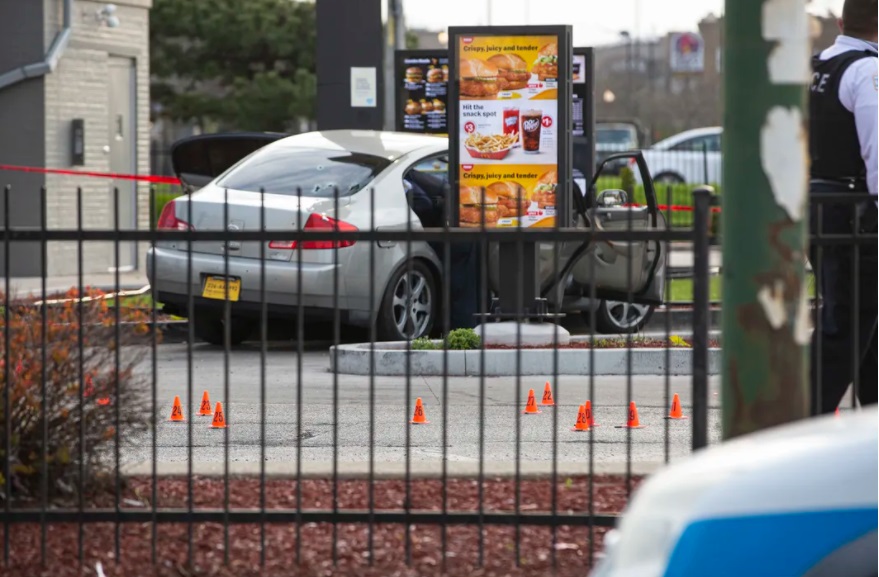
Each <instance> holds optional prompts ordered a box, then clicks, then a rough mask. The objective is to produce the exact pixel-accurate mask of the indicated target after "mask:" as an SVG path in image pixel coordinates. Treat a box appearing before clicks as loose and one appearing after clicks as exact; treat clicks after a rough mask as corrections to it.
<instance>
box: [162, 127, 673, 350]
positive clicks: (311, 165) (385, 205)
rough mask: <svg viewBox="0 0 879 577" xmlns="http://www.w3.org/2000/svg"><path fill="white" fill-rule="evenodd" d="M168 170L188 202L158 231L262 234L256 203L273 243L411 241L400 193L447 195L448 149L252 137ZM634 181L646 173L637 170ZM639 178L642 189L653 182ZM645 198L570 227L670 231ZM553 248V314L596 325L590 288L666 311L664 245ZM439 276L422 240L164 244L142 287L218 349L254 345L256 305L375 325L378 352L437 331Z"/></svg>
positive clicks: (546, 255) (544, 264) (587, 200)
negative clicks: (583, 315)
mask: <svg viewBox="0 0 879 577" xmlns="http://www.w3.org/2000/svg"><path fill="white" fill-rule="evenodd" d="M635 154H637V153H635ZM172 160H173V163H174V170H175V172H176V173H177V175H178V177H179V178H180V179H181V181H182V182H183V183H184V186H185V187H186V188H187V190H188V191H189V193H188V194H186V195H184V196H181V197H178V198H176V199H175V200H173V201H171V202H169V203H168V204H167V205H166V206H165V207H164V209H163V210H162V213H161V215H160V217H159V222H158V226H157V228H158V229H159V230H177V231H181V230H182V231H186V230H195V231H224V230H228V231H233V232H234V231H253V230H260V224H261V218H262V211H261V206H262V203H263V202H264V206H265V213H264V218H265V221H264V222H265V227H266V229H269V230H274V231H277V230H291V231H292V230H296V229H297V228H298V227H299V226H302V227H303V228H304V229H311V230H321V229H323V230H332V229H335V228H338V229H339V230H343V231H344V230H369V229H370V228H371V227H373V226H374V227H375V229H377V230H397V231H399V230H406V229H407V228H408V227H411V229H412V230H419V229H421V228H422V227H423V225H422V222H421V221H420V220H419V217H418V216H417V215H416V213H415V212H414V211H413V210H412V207H411V205H410V204H409V198H408V197H407V194H406V189H405V185H404V181H406V182H409V180H411V179H412V177H413V173H414V172H419V173H422V176H424V177H429V178H425V179H421V178H420V177H419V183H420V186H424V185H423V184H421V181H422V180H428V181H429V180H431V179H433V180H434V181H435V182H436V188H437V189H436V190H434V191H432V192H433V193H434V194H431V195H430V196H432V197H437V196H439V197H444V196H445V197H447V195H448V192H449V191H448V139H444V138H438V137H434V136H426V135H414V134H402V133H394V132H374V131H363V130H353V131H351V130H335V131H324V132H312V133H305V134H298V135H295V136H287V137H282V136H281V135H270V136H267V137H266V138H265V142H262V143H260V142H259V139H258V138H257V139H256V140H254V136H253V135H246V134H245V135H235V134H231V135H229V134H226V135H202V136H196V137H191V138H189V139H185V140H184V141H180V142H178V143H177V144H176V145H175V147H174V149H173V151H172ZM230 167H231V168H230ZM641 169H643V170H646V165H644V164H643V161H642V163H641ZM646 179H647V180H648V181H650V177H649V174H647V175H646ZM647 189H648V190H647V194H648V195H649V196H650V198H653V200H654V203H653V206H654V209H651V208H650V207H648V206H641V207H625V206H623V203H622V202H617V200H619V198H620V196H619V195H618V194H616V192H621V191H611V193H610V194H605V195H602V194H600V193H601V192H602V191H598V193H595V192H593V194H589V195H584V196H580V197H578V198H575V199H573V200H574V204H575V205H576V206H577V207H578V211H577V216H576V218H572V224H575V226H579V227H584V228H585V227H588V226H590V224H589V223H595V224H594V225H592V226H596V227H597V228H599V229H602V230H608V229H609V230H624V229H629V228H630V227H631V229H632V230H636V231H637V230H657V229H664V228H665V221H664V217H663V215H662V214H661V213H660V212H658V211H657V210H655V205H656V203H655V194H654V193H653V188H652V186H649V187H647ZM581 190H582V189H581ZM369 191H375V194H374V196H373V195H371V194H370V192H369ZM627 217H631V224H629V223H628V220H629V219H628V218H627ZM559 249H560V250H559V254H560V261H559V265H560V266H561V267H562V268H561V269H554V267H553V266H552V264H553V255H554V246H553V244H552V243H541V244H540V245H539V251H538V254H539V256H540V259H541V266H540V274H541V288H542V291H543V293H542V294H544V295H545V296H546V298H547V299H548V301H549V303H550V305H551V307H553V308H554V309H560V308H564V309H565V310H567V311H568V312H571V310H572V307H579V308H576V309H575V310H576V311H586V312H590V311H591V309H592V308H594V307H595V306H596V305H595V303H594V302H593V301H589V300H588V299H585V297H587V296H590V295H592V290H591V287H593V286H594V287H595V293H594V294H595V296H596V297H597V298H599V299H605V298H610V299H616V300H619V299H620V298H623V299H625V298H627V297H628V295H629V294H631V295H633V300H634V302H635V303H638V304H644V305H653V304H659V303H661V302H662V299H663V296H664V289H665V282H664V279H665V270H666V257H667V247H666V245H665V243H662V242H654V241H649V242H645V241H638V242H616V241H614V242H612V243H611V242H609V241H596V242H594V243H592V242H590V241H588V240H584V241H580V240H577V241H568V242H564V243H560V245H559ZM300 259H301V260H300ZM371 260H372V263H373V264H372V271H370V261H371ZM498 266H499V265H498V262H497V261H496V260H490V261H489V268H490V270H489V278H490V279H491V281H492V286H491V287H490V288H492V289H495V290H496V289H497V282H498V281H497V279H498V274H497V273H498ZM263 267H264V269H265V286H264V291H261V290H260V285H261V269H262V268H263ZM442 270H443V267H442V266H441V260H440V256H439V255H438V254H437V253H436V252H435V251H434V250H433V248H432V247H431V246H430V245H429V244H428V243H427V242H423V241H412V242H411V244H410V246H409V247H407V243H405V242H395V241H388V242H385V241H381V242H377V243H375V244H373V243H370V242H366V241H349V240H343V241H307V242H302V244H301V246H298V245H297V242H296V241H292V240H273V241H271V242H267V243H260V242H258V241H240V242H239V241H234V240H225V241H193V242H192V243H191V250H189V243H188V242H187V241H186V240H167V239H166V240H159V241H158V242H157V243H156V244H155V246H154V247H151V248H150V250H149V252H148V254H147V272H148V275H149V279H150V285H151V287H152V290H153V292H154V295H155V297H156V299H157V301H158V302H160V303H163V310H164V311H165V312H167V313H169V314H174V315H178V316H181V317H186V318H189V319H190V321H191V322H192V324H193V327H194V330H195V333H196V335H197V336H198V337H199V338H200V339H201V340H204V341H207V342H209V343H212V344H223V343H224V340H225V333H226V331H227V329H228V333H229V336H230V341H231V343H232V344H238V343H240V342H243V341H244V340H247V339H248V338H249V337H250V336H251V335H252V334H254V329H255V328H256V327H257V326H258V321H259V318H260V312H261V310H262V296H263V294H264V296H265V299H266V302H267V308H268V312H269V315H270V317H271V318H272V319H277V318H284V317H292V318H295V316H296V315H297V314H298V311H299V308H300V305H301V306H302V310H303V312H304V314H305V315H306V317H307V318H312V317H316V318H319V317H323V318H329V319H332V318H333V315H334V312H335V310H336V308H338V310H339V312H340V317H341V320H342V323H344V324H347V325H353V326H361V327H367V326H370V325H372V324H373V323H374V324H375V326H376V329H377V336H378V338H379V339H380V340H405V339H409V338H418V337H421V336H426V335H430V334H432V333H435V330H434V329H435V328H438V327H439V324H440V323H439V321H438V315H439V310H440V309H439V308H438V307H439V306H440V303H441V302H442V298H441V295H440V290H441V289H442V287H443V284H444V283H443V280H442V277H441V271H442ZM370 279H371V280H372V283H371V282H370ZM336 281H337V282H338V285H336ZM555 287H562V288H563V290H557V289H555ZM336 289H337V290H336ZM561 293H563V302H559V298H558V297H559V296H560V294H561ZM227 294H228V297H229V301H230V304H229V309H230V312H231V325H230V326H228V327H226V325H225V314H224V313H225V307H226V295H227ZM300 295H301V297H300ZM190 298H191V299H192V302H193V305H194V306H193V308H192V309H190V307H189V302H190ZM300 298H301V301H300ZM623 318H627V317H623ZM619 328H620V329H622V330H619V331H614V332H626V330H632V327H631V326H630V325H626V323H621V325H620V327H619Z"/></svg>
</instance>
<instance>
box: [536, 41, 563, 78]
mask: <svg viewBox="0 0 879 577" xmlns="http://www.w3.org/2000/svg"><path fill="white" fill-rule="evenodd" d="M531 71H532V72H533V73H534V74H536V75H537V79H538V80H547V79H557V78H558V77H559V47H558V44H556V43H555V42H550V43H549V44H546V45H544V46H543V47H541V49H540V51H539V52H538V53H537V60H535V61H534V66H533V67H532V68H531Z"/></svg>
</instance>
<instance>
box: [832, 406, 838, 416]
mask: <svg viewBox="0 0 879 577" xmlns="http://www.w3.org/2000/svg"><path fill="white" fill-rule="evenodd" d="M833 416H835V417H838V416H839V407H836V411H834V412H833Z"/></svg>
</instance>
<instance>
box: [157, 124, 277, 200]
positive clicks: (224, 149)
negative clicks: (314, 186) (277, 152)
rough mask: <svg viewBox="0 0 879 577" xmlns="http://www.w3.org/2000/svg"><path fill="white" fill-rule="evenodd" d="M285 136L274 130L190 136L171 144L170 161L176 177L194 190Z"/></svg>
mask: <svg viewBox="0 0 879 577" xmlns="http://www.w3.org/2000/svg"><path fill="white" fill-rule="evenodd" d="M286 136H288V135H287V134H280V133H273V132H229V133H219V134H202V135H198V136H191V137H189V138H184V139H181V140H178V141H177V142H175V143H174V144H173V145H172V146H171V164H172V166H173V167H174V173H175V174H176V175H177V178H179V179H180V182H181V183H182V184H183V186H184V187H186V189H187V190H188V191H190V192H191V191H192V190H195V189H198V188H201V187H203V186H205V185H206V184H208V183H209V182H210V181H212V180H213V179H215V178H216V177H218V176H219V175H221V174H223V172H225V171H226V170H227V169H229V168H231V167H232V166H234V165H235V164H236V163H238V161H240V160H241V159H243V158H245V157H247V156H249V155H250V154H251V153H253V152H255V151H257V150H259V149H260V148H262V147H263V146H265V145H267V144H269V143H271V142H274V141H276V140H280V139H281V138H284V137H286Z"/></svg>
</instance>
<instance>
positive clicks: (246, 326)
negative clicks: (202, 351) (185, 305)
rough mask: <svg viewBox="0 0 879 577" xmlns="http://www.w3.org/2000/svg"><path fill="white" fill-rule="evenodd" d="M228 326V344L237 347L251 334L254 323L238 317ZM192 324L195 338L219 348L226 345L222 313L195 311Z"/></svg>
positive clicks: (233, 318) (190, 320)
mask: <svg viewBox="0 0 879 577" xmlns="http://www.w3.org/2000/svg"><path fill="white" fill-rule="evenodd" d="M231 321H232V322H231V323H230V325H229V344H230V345H231V346H233V347H234V346H237V345H240V344H241V343H243V342H244V341H246V340H247V339H248V338H249V337H250V335H252V334H253V329H254V328H255V327H256V323H255V322H253V321H251V320H249V319H243V318H240V317H232V319H231ZM189 322H191V323H192V327H193V331H194V332H195V336H196V337H198V338H199V339H201V340H203V341H205V342H206V343H209V344H212V345H216V346H219V347H222V346H225V345H226V332H225V325H226V323H225V320H224V315H223V313H222V312H216V311H206V310H199V309H196V311H195V315H194V317H193V318H191V319H189Z"/></svg>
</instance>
